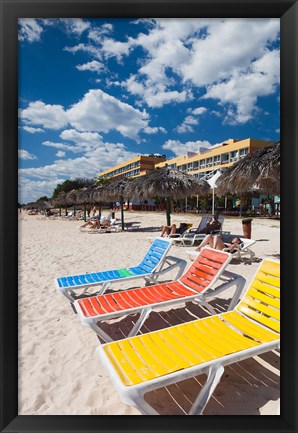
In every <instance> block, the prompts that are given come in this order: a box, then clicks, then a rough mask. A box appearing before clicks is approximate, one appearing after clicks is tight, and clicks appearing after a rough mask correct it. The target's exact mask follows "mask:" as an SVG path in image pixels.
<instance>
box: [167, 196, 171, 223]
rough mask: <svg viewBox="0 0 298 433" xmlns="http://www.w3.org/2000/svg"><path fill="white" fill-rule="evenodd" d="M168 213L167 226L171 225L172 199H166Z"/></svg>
mask: <svg viewBox="0 0 298 433" xmlns="http://www.w3.org/2000/svg"><path fill="white" fill-rule="evenodd" d="M166 213H167V226H170V225H171V199H170V197H167V198H166Z"/></svg>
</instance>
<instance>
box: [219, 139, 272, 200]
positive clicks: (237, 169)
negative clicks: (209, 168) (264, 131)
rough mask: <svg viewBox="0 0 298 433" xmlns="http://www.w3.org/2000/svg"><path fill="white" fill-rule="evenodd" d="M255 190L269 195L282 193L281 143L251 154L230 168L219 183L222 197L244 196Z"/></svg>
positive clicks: (220, 178)
mask: <svg viewBox="0 0 298 433" xmlns="http://www.w3.org/2000/svg"><path fill="white" fill-rule="evenodd" d="M253 189H258V190H260V191H263V192H267V193H268V194H279V193H280V142H277V143H273V144H272V145H270V146H267V147H264V148H262V149H259V150H256V151H255V152H252V153H249V154H248V155H246V156H245V157H244V158H242V159H241V160H240V161H238V162H236V163H235V164H233V165H232V166H231V167H229V168H228V169H227V170H226V171H225V172H224V173H223V174H222V175H221V176H220V177H219V179H218V181H217V192H218V194H220V195H224V194H227V193H233V194H238V195H243V194H245V193H246V192H248V191H251V190H253Z"/></svg>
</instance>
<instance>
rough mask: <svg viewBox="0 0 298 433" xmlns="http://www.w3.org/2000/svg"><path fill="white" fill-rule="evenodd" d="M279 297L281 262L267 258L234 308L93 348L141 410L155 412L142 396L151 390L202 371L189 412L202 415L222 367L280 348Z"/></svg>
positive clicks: (119, 388) (120, 388)
mask: <svg viewBox="0 0 298 433" xmlns="http://www.w3.org/2000/svg"><path fill="white" fill-rule="evenodd" d="M279 298H280V265H279V262H278V261H277V260H272V259H265V260H263V262H261V264H260V266H259V268H258V270H257V272H256V274H255V276H254V278H253V280H252V282H251V284H250V286H249V288H248V289H247V292H246V294H245V296H244V298H243V299H242V300H241V301H240V302H239V304H238V305H237V307H236V308H235V309H234V310H233V311H228V312H225V313H221V314H218V315H215V316H210V317H207V318H203V319H198V320H195V321H193V322H188V323H184V324H181V325H176V326H173V327H170V328H166V329H162V330H159V331H154V332H150V333H147V334H143V335H138V336H136V337H131V338H126V339H124V340H120V341H117V342H113V343H107V344H103V345H101V346H100V347H98V348H97V352H98V355H99V357H100V360H101V362H102V364H103V365H104V366H105V368H106V369H107V370H108V372H109V375H110V377H111V379H112V381H113V383H114V385H115V387H116V389H117V391H118V393H119V394H120V397H121V399H122V400H123V401H124V402H125V403H126V404H128V405H132V406H135V407H137V408H138V409H139V410H140V411H141V412H142V413H143V414H148V415H158V412H157V411H156V410H155V409H154V408H153V407H152V406H151V405H150V404H149V403H148V402H146V401H145V399H144V395H145V394H146V393H148V392H149V391H153V390H155V389H159V388H163V387H165V386H168V385H171V384H173V383H178V382H180V381H183V380H185V379H188V378H191V377H195V376H198V375H200V374H206V375H207V380H206V382H205V384H204V386H203V388H202V390H201V392H200V393H199V394H198V396H197V398H196V399H195V401H194V403H193V406H192V408H191V409H190V411H189V412H188V414H190V415H200V414H201V413H202V411H203V410H204V408H205V406H206V404H207V403H208V401H209V399H210V397H211V396H212V394H213V392H214V390H215V388H216V386H217V384H218V383H219V381H220V378H221V376H222V374H223V372H224V367H225V366H226V365H230V364H233V363H236V362H239V361H242V360H244V359H247V358H250V357H253V356H256V355H259V354H262V353H265V352H268V351H271V350H274V349H279V347H280V337H279V320H280V300H279ZM156 395H158V394H156ZM155 399H156V397H155Z"/></svg>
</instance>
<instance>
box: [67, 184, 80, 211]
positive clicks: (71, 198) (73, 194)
mask: <svg viewBox="0 0 298 433" xmlns="http://www.w3.org/2000/svg"><path fill="white" fill-rule="evenodd" d="M77 196H78V190H76V189H72V190H71V191H70V192H69V193H68V194H66V202H67V203H68V204H72V205H73V215H74V216H76V203H77Z"/></svg>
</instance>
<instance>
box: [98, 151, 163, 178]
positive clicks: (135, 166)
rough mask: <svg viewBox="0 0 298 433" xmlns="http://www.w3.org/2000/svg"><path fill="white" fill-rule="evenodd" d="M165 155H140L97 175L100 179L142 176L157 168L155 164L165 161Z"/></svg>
mask: <svg viewBox="0 0 298 433" xmlns="http://www.w3.org/2000/svg"><path fill="white" fill-rule="evenodd" d="M165 160H166V158H165V157H164V156H161V155H159V156H154V155H148V156H146V155H138V156H136V157H135V158H132V159H130V160H129V161H125V162H122V163H121V164H118V165H115V166H114V167H111V168H108V169H107V170H105V171H102V172H101V173H99V175H98V176H97V178H98V179H102V178H111V177H118V176H121V177H136V176H142V175H144V174H146V173H148V172H149V171H151V170H154V169H155V165H156V164H157V163H160V162H162V161H165Z"/></svg>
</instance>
